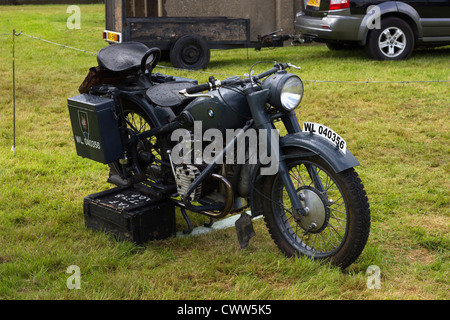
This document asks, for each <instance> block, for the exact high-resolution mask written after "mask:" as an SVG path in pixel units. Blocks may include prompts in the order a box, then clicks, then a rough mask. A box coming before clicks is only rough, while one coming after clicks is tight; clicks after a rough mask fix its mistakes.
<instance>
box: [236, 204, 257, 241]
mask: <svg viewBox="0 0 450 320" xmlns="http://www.w3.org/2000/svg"><path fill="white" fill-rule="evenodd" d="M234 225H235V226H236V233H237V237H238V241H239V245H240V246H241V249H242V250H244V249H245V248H247V246H248V243H249V242H250V239H251V238H253V237H254V236H255V235H256V233H255V229H254V228H253V223H252V218H251V217H250V216H249V215H248V214H247V213H245V212H243V213H242V214H241V216H240V217H239V219H237V220H236V222H235V223H234Z"/></svg>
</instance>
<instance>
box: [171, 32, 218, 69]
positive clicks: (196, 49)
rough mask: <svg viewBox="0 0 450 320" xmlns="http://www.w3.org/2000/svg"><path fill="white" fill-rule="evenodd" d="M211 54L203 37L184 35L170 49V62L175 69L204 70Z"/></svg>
mask: <svg viewBox="0 0 450 320" xmlns="http://www.w3.org/2000/svg"><path fill="white" fill-rule="evenodd" d="M210 57H211V52H210V50H209V47H208V44H207V43H206V40H205V39H204V38H203V37H200V36H197V35H191V34H189V35H185V36H182V37H180V38H178V40H177V41H175V43H174V44H173V46H172V48H171V49H170V62H172V65H173V66H174V67H175V68H181V69H205V68H206V66H207V65H208V63H209V59H210Z"/></svg>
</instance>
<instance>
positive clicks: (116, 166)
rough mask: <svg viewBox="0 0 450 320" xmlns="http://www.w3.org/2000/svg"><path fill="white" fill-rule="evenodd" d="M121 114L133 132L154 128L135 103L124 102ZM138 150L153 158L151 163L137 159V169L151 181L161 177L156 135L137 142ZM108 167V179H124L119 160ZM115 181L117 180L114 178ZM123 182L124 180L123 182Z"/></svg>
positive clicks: (160, 154) (159, 149) (158, 143)
mask: <svg viewBox="0 0 450 320" xmlns="http://www.w3.org/2000/svg"><path fill="white" fill-rule="evenodd" d="M123 114H124V115H125V119H126V126H127V128H128V129H130V130H131V131H132V132H133V133H136V134H137V133H141V132H144V131H147V130H150V129H152V128H154V127H155V126H154V124H153V122H152V121H151V119H150V118H149V117H148V116H147V115H146V113H145V112H144V111H143V110H142V109H141V108H140V107H139V106H137V105H135V104H133V103H129V102H125V103H124V106H123ZM120 116H121V115H120ZM137 148H138V152H140V151H145V152H147V153H148V154H151V157H152V158H153V159H154V161H153V162H152V163H150V164H149V163H146V162H145V161H142V160H140V161H138V164H139V169H140V170H141V172H142V173H144V174H146V176H147V177H148V178H150V179H151V180H153V181H157V180H160V179H161V178H162V173H161V171H162V170H161V159H162V153H161V143H160V141H159V139H157V138H156V137H151V138H148V139H144V140H141V141H139V142H138V146H137ZM109 167H110V179H111V177H112V176H115V175H116V176H119V177H120V178H121V179H124V178H125V177H124V174H123V170H122V164H121V163H120V161H115V162H113V163H111V164H110V165H109ZM116 181H117V180H116ZM123 183H125V182H123Z"/></svg>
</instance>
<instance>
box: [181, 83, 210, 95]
mask: <svg viewBox="0 0 450 320" xmlns="http://www.w3.org/2000/svg"><path fill="white" fill-rule="evenodd" d="M209 89H210V86H209V83H202V84H199V85H196V86H192V87H189V88H186V93H188V94H192V93H197V92H202V91H206V90H209Z"/></svg>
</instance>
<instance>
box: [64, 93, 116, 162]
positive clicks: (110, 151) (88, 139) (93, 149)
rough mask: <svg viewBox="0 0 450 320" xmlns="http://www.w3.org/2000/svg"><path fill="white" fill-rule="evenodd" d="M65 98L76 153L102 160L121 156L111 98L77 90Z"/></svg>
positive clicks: (108, 160) (105, 160)
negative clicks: (74, 94)
mask: <svg viewBox="0 0 450 320" xmlns="http://www.w3.org/2000/svg"><path fill="white" fill-rule="evenodd" d="M67 102H68V107H69V115H70V121H71V124H72V132H73V136H74V139H75V146H76V150H77V154H78V155H79V156H81V157H84V158H88V159H91V160H94V161H97V162H101V163H105V164H106V163H111V162H114V161H116V160H119V159H121V158H123V146H122V141H121V137H120V131H119V123H118V119H117V116H116V115H115V113H114V111H115V105H114V100H112V99H108V98H104V97H99V96H94V95H91V94H81V95H78V96H75V97H72V98H69V99H68V101H67Z"/></svg>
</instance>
